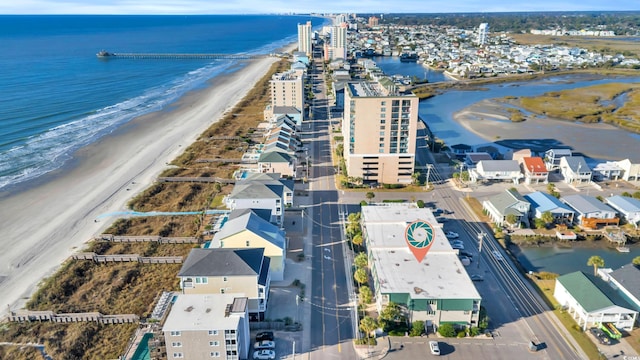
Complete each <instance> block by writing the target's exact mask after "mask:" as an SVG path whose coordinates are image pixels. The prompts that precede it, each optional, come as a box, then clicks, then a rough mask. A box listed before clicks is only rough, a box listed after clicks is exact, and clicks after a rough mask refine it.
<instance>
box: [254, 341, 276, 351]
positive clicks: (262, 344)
mask: <svg viewBox="0 0 640 360" xmlns="http://www.w3.org/2000/svg"><path fill="white" fill-rule="evenodd" d="M253 348H254V349H256V350H271V349H275V348H276V343H274V342H273V341H270V340H262V341H258V342H256V343H255V345H253Z"/></svg>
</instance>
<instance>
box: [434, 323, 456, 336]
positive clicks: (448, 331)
mask: <svg viewBox="0 0 640 360" xmlns="http://www.w3.org/2000/svg"><path fill="white" fill-rule="evenodd" d="M438 332H439V333H440V335H442V336H444V337H455V336H456V335H457V334H456V329H455V328H454V327H453V324H442V325H440V327H438Z"/></svg>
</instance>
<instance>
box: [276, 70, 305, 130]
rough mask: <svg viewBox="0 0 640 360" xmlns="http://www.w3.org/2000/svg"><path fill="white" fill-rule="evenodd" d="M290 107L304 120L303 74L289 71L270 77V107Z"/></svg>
mask: <svg viewBox="0 0 640 360" xmlns="http://www.w3.org/2000/svg"><path fill="white" fill-rule="evenodd" d="M278 106H291V107H294V108H296V109H298V110H299V111H300V113H301V114H303V115H302V117H303V118H304V73H303V72H300V71H293V70H289V71H287V72H284V73H279V74H274V75H273V76H272V77H271V107H272V108H275V107H278Z"/></svg>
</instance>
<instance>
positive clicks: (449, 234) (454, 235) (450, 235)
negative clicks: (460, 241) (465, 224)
mask: <svg viewBox="0 0 640 360" xmlns="http://www.w3.org/2000/svg"><path fill="white" fill-rule="evenodd" d="M444 236H446V237H447V238H448V239H457V238H459V237H460V235H459V234H458V233H457V232H453V231H447V232H446V233H444Z"/></svg>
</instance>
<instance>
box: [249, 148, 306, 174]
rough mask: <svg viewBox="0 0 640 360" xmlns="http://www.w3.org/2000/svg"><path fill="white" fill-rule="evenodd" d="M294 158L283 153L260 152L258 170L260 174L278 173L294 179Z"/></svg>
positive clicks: (295, 163) (295, 161) (295, 164)
mask: <svg viewBox="0 0 640 360" xmlns="http://www.w3.org/2000/svg"><path fill="white" fill-rule="evenodd" d="M296 166H297V160H296V157H295V156H293V155H291V154H289V153H287V152H284V151H277V150H275V151H267V152H262V153H261V154H260V157H258V169H259V170H260V172H262V173H279V174H281V175H282V176H290V177H294V178H295V177H296Z"/></svg>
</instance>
